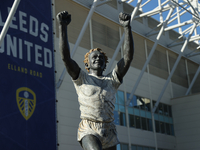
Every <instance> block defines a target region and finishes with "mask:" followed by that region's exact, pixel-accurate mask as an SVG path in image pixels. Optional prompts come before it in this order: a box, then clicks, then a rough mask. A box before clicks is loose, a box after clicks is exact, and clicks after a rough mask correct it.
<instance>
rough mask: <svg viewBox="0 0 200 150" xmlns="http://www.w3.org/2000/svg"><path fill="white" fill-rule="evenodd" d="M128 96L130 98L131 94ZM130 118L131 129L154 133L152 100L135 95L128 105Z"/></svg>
mask: <svg viewBox="0 0 200 150" xmlns="http://www.w3.org/2000/svg"><path fill="white" fill-rule="evenodd" d="M126 95H127V98H129V96H130V94H129V93H127V94H126ZM128 116H129V126H130V127H131V128H137V129H142V130H148V131H153V128H152V117H151V101H150V99H148V98H144V97H140V96H135V95H134V96H133V98H132V99H131V101H130V104H129V105H128Z"/></svg>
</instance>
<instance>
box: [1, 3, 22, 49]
mask: <svg viewBox="0 0 200 150" xmlns="http://www.w3.org/2000/svg"><path fill="white" fill-rule="evenodd" d="M19 3H20V0H15V1H14V3H13V5H12V8H11V10H10V13H9V15H8V17H7V19H6V22H5V24H4V26H3V29H2V31H1V34H0V46H1V44H2V42H3V39H4V37H5V35H6V33H7V31H8V28H9V26H10V23H11V21H12V19H13V16H14V15H15V12H16V10H17V7H18V5H19Z"/></svg>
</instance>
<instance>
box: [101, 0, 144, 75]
mask: <svg viewBox="0 0 200 150" xmlns="http://www.w3.org/2000/svg"><path fill="white" fill-rule="evenodd" d="M141 2H142V0H138V3H137V6H136V7H135V8H134V10H133V12H132V14H131V23H132V21H133V18H134V17H135V15H136V14H137V12H138V10H139V8H140V7H139V6H140V4H141ZM124 37H125V35H124V33H123V35H122V37H121V39H120V41H119V43H118V45H117V48H116V50H115V53H114V54H113V57H112V59H111V61H110V63H109V64H108V67H107V69H106V71H105V74H108V73H109V72H110V70H111V67H112V65H113V63H114V61H115V58H116V57H117V54H118V53H119V50H120V48H121V45H122V43H123V41H124Z"/></svg>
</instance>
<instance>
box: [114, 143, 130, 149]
mask: <svg viewBox="0 0 200 150" xmlns="http://www.w3.org/2000/svg"><path fill="white" fill-rule="evenodd" d="M117 150H129V149H128V144H118V145H117Z"/></svg>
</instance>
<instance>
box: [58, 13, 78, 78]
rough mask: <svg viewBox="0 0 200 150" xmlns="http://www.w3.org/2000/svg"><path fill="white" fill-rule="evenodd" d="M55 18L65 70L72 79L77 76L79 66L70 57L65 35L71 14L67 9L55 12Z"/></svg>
mask: <svg viewBox="0 0 200 150" xmlns="http://www.w3.org/2000/svg"><path fill="white" fill-rule="evenodd" d="M57 20H58V23H59V39H60V43H59V46H60V52H61V57H62V60H63V61H64V64H65V67H66V69H67V72H68V73H69V75H70V76H71V77H72V79H73V80H76V79H77V78H78V75H79V72H80V68H79V66H78V64H77V63H76V62H75V61H74V60H72V59H71V56H70V48H69V42H68V36H67V26H68V25H69V23H70V22H71V15H70V14H68V12H67V11H63V12H60V13H58V14H57Z"/></svg>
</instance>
